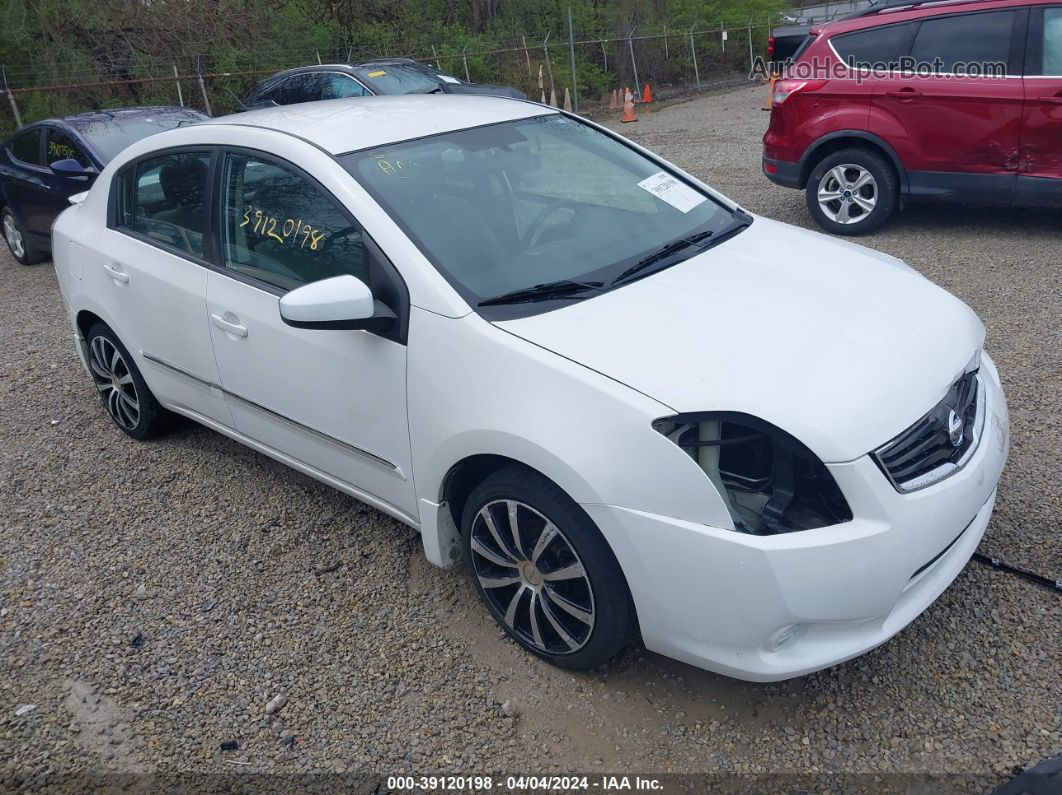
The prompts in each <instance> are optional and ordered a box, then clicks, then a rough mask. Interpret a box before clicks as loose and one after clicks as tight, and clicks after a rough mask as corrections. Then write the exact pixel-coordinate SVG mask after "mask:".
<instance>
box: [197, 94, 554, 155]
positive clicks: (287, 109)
mask: <svg viewBox="0 0 1062 795" xmlns="http://www.w3.org/2000/svg"><path fill="white" fill-rule="evenodd" d="M557 112H558V111H557V110H556V109H555V108H551V107H549V106H547V105H540V104H538V103H537V102H529V101H526V100H519V99H510V98H507V97H497V96H485V95H479V94H476V95H471V94H401V95H394V96H375V97H356V98H352V99H328V100H322V101H319V102H301V103H299V104H296V105H281V106H279V107H275V108H262V109H260V110H250V111H246V112H245V113H239V114H235V115H232V116H221V117H219V118H216V119H211V120H209V121H207V122H204V123H203V124H204V125H210V124H218V125H230V126H242V127H260V128H263V129H266V130H276V131H278V132H282V133H287V134H288V135H293V136H295V137H296V138H301V139H302V140H305V141H309V142H310V143H312V144H314V145H315V146H317V147H319V148H321V149H324V150H325V151H326V152H328V153H329V154H332V155H339V154H344V153H346V152H354V151H357V150H359V149H369V148H372V147H375V146H384V145H386V144H391V143H398V142H399V141H408V140H411V139H414V138H423V137H425V136H428V135H436V134H438V133H444V132H452V131H454V130H465V129H468V128H469V127H483V126H486V125H490V124H498V123H500V122H506V121H513V120H515V119H527V118H531V117H533V116H543V115H547V114H550V113H557Z"/></svg>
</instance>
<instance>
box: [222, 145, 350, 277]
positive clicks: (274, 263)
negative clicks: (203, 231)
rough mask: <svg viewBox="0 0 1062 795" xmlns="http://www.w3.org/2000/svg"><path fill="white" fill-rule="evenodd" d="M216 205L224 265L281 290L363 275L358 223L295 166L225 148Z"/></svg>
mask: <svg viewBox="0 0 1062 795" xmlns="http://www.w3.org/2000/svg"><path fill="white" fill-rule="evenodd" d="M222 206H223V208H224V210H223V212H224V221H223V227H224V244H225V248H224V251H225V266H226V267H227V268H229V269H230V270H232V271H234V272H236V273H240V274H243V275H244V276H251V277H253V278H255V279H258V280H260V281H263V282H266V283H267V284H271V285H273V286H274V287H279V288H281V289H283V290H291V289H294V288H296V287H299V286H301V285H303V284H309V283H310V282H315V281H318V280H320V279H327V278H329V277H332V276H342V275H343V274H350V275H352V276H357V277H358V278H359V279H362V280H363V281H367V276H368V273H367V267H366V255H365V248H364V246H363V243H362V233H361V227H360V226H358V225H357V224H355V223H353V222H352V221H351V220H350V219H349V218H348V217H347V215H346V213H344V212H343V211H342V210H341V209H340V208H339V206H338V205H337V204H336V202H335V201H334V200H333V199H332V198H331V197H330V196H328V195H326V194H325V193H323V192H322V191H321V189H319V188H318V187H317V186H316V185H315V184H313V183H312V182H310V181H309V180H308V179H307V178H306V177H304V176H302V175H301V174H299V173H298V172H296V171H294V170H292V169H289V168H286V167H284V166H281V165H278V164H276V163H273V162H269V161H266V160H260V159H258V158H255V157H252V156H249V155H238V154H230V155H228V156H227V157H226V158H225V181H224V189H223V198H222Z"/></svg>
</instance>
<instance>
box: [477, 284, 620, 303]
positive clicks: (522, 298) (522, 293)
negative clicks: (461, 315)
mask: <svg viewBox="0 0 1062 795" xmlns="http://www.w3.org/2000/svg"><path fill="white" fill-rule="evenodd" d="M603 286H604V284H603V283H602V282H575V281H572V280H571V279H561V280H560V281H556V282H546V283H545V284H536V285H535V286H534V287H525V288H523V289H520V290H513V291H512V292H511V293H502V294H501V295H496V296H494V297H493V298H487V299H485V300H483V301H480V302H479V304H478V306H500V305H501V304H524V303H530V302H531V301H545V300H548V299H550V298H577V297H578V295H579V294H580V293H585V292H586V291H587V290H601V288H602V287H603Z"/></svg>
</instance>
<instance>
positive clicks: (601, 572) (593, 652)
mask: <svg viewBox="0 0 1062 795" xmlns="http://www.w3.org/2000/svg"><path fill="white" fill-rule="evenodd" d="M513 505H516V506H517V507H516V508H515V509H512V508H511V506H513ZM509 510H515V511H516V514H515V515H516V516H517V519H516V525H517V527H518V528H519V529H518V530H517V531H516V533H515V536H514V534H513V533H512V528H513V522H512V520H511V518H510V517H511V516H512V515H513V514H510V513H509ZM484 511H487V512H493V514H492V515H493V517H494V523H493V526H492V527H489V528H488V527H487V525H486V522H485V518H484V513H483V512H484ZM461 530H462V542H463V543H462V546H463V549H464V558H465V564H466V566H467V567H468V571H469V573H470V574H471V576H472V581H473V583H474V585H475V587H476V591H477V592H478V593H479V595H480V598H481V599H482V600H483V602H484V603H485V604H486V605H487V608H488V610H489V611H490V613H491V615H493V616H494V618H495V620H497V622H498V624H499V625H500V626H501V627H502V629H504V630H505V632H506V633H508V635H509V636H510V637H511V638H513V639H514V640H515V641H516V642H517V643H519V644H520V645H521V646H523V647H524V648H525V649H526V650H528V651H530V652H531V653H532V654H535V655H537V656H539V657H541V658H543V659H545V660H547V661H549V662H551V663H553V664H554V665H557V666H560V667H562V668H571V669H576V670H586V669H589V668H594V667H596V666H598V665H601V664H602V663H605V662H607V661H608V660H610V659H611V658H612V657H614V656H615V655H616V654H618V653H619V652H620V650H621V649H623V647H624V646H625V645H626V644H627V642H628V641H629V640H630V638H631V635H632V632H633V630H634V627H635V613H634V605H633V602H632V601H631V596H630V591H629V589H628V587H627V581H626V578H625V577H624V576H623V571H622V570H621V569H620V566H619V563H618V562H617V561H616V557H615V555H613V553H612V550H611V549H610V548H609V546H608V544H607V543H606V541H605V539H604V538H603V537H602V535H601V533H600V531H599V530H598V529H597V527H596V526H595V525H594V523H593V521H591V519H590V517H589V516H587V515H586V513H585V512H584V511H583V510H582V508H580V507H579V506H578V505H577V504H576V503H575V501H574V500H572V498H571V497H569V496H568V495H567V494H565V492H564V491H563V490H562V489H560V488H559V487H558V486H557V485H556V484H554V483H553V482H551V481H550V480H548V479H546V478H545V477H543V476H542V475H540V474H538V473H537V472H534V471H532V470H530V469H527V468H524V467H521V466H515V465H514V466H507V467H504V468H502V469H500V470H498V471H497V472H494V473H493V474H491V475H489V476H487V477H486V478H485V479H484V480H483V481H482V482H481V483H480V484H479V485H478V486H476V487H475V488H474V489H473V491H472V493H471V494H470V495H469V497H468V500H467V501H466V503H465V508H464V511H463V514H462V518H461ZM510 580H511V582H510V584H508V585H498V583H504V582H508V581H510ZM485 585H486V587H485Z"/></svg>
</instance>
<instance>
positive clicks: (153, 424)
mask: <svg viewBox="0 0 1062 795" xmlns="http://www.w3.org/2000/svg"><path fill="white" fill-rule="evenodd" d="M86 343H87V349H88V354H87V355H88V363H89V372H90V374H91V375H92V381H93V383H94V384H95V385H96V389H97V391H98V392H99V398H100V403H101V404H102V405H103V408H104V410H105V411H106V412H107V415H108V416H109V417H110V418H111V421H112V422H113V423H114V424H115V425H117V426H118V427H119V428H120V429H121V430H122V431H123V432H125V433H127V434H128V435H129V436H131V437H133V438H134V439H137V440H143V439H149V438H151V437H152V436H157V435H158V434H160V433H162V432H163V431H165V430H168V429H169V427H170V426H171V424H172V421H173V419H174V415H173V414H171V413H170V412H169V411H167V410H166V409H164V408H163V407H162V405H161V404H160V403H159V402H158V400H156V399H155V396H154V395H153V394H151V390H150V389H148V385H147V382H145V381H144V377H143V376H142V375H141V374H140V370H139V369H138V368H137V366H136V363H135V362H134V361H133V357H132V356H131V355H130V354H129V351H128V350H127V349H126V347H125V346H124V345H123V344H122V342H121V340H119V339H118V337H117V336H116V335H115V333H114V332H113V331H111V329H110V328H109V327H108V326H107V325H106V324H104V323H96V324H94V325H93V326H92V328H90V329H89V332H88V336H87V337H86Z"/></svg>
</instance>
